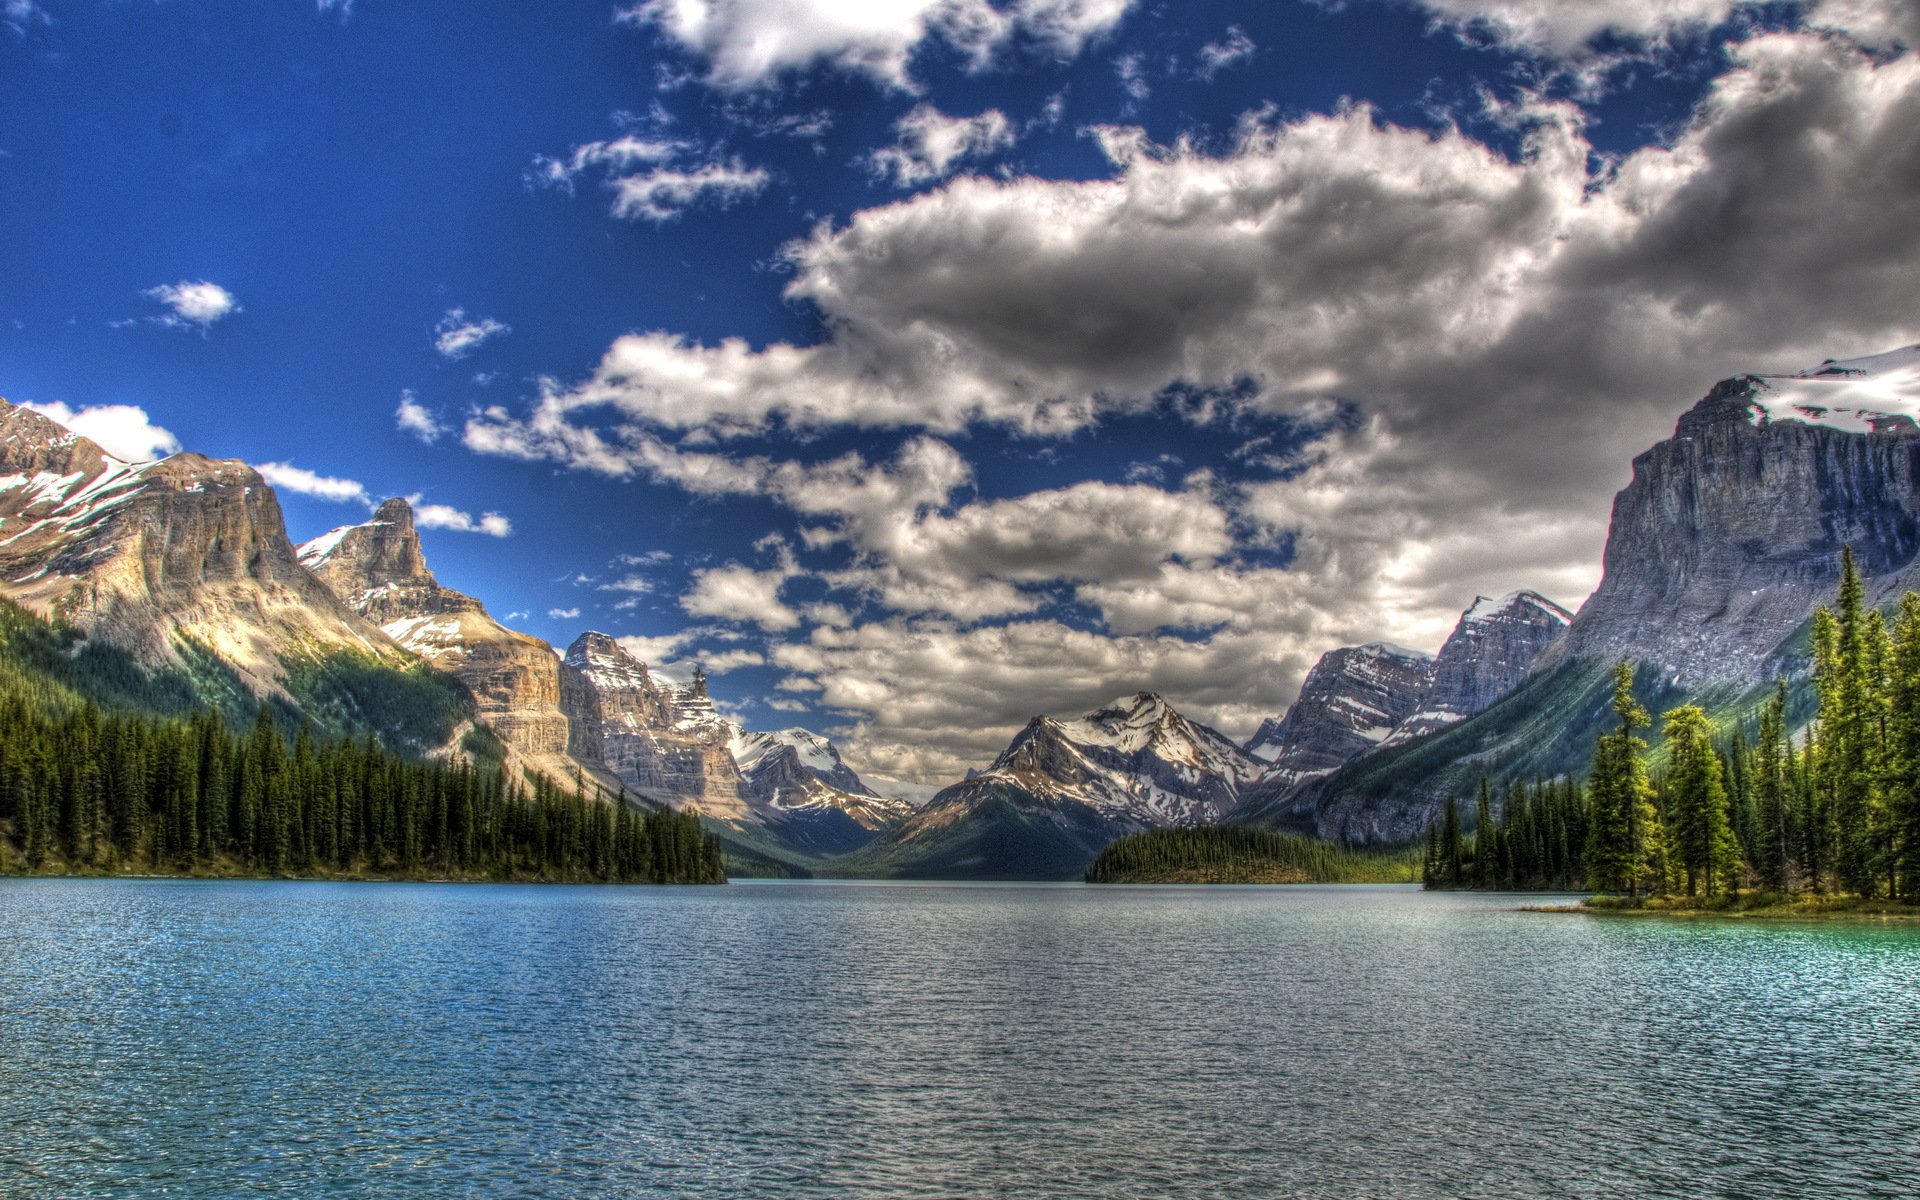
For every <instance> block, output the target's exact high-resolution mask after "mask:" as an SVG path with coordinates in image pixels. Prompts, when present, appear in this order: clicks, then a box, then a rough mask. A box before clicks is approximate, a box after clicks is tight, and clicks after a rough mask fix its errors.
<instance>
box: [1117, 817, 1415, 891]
mask: <svg viewBox="0 0 1920 1200" xmlns="http://www.w3.org/2000/svg"><path fill="white" fill-rule="evenodd" d="M1419 869H1420V861H1419V859H1418V857H1417V856H1415V855H1414V854H1412V853H1410V852H1404V851H1398V852H1396V851H1387V852H1366V851H1357V850H1349V849H1346V848H1345V847H1342V846H1337V845H1335V844H1333V843H1332V842H1323V841H1317V840H1315V839H1312V838H1303V837H1294V836H1292V835H1290V834H1283V833H1275V832H1273V831H1272V830H1269V829H1258V828H1255V827H1252V826H1247V825H1214V826H1201V827H1198V828H1193V829H1156V830H1152V831H1149V832H1147V833H1139V834H1134V835H1133V836H1131V837H1124V838H1120V839H1119V840H1117V841H1115V842H1113V843H1111V844H1110V845H1108V846H1107V848H1106V849H1104V850H1102V851H1101V852H1100V854H1099V857H1097V858H1095V859H1094V860H1093V863H1092V864H1091V865H1090V866H1088V867H1087V872H1086V881H1087V882H1088V883H1409V882H1412V881H1413V880H1414V879H1415V878H1416V877H1417V876H1416V873H1417V872H1418V870H1419Z"/></svg>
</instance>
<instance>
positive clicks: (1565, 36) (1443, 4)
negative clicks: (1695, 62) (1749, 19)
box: [1412, 0, 1741, 59]
mask: <svg viewBox="0 0 1920 1200" xmlns="http://www.w3.org/2000/svg"><path fill="white" fill-rule="evenodd" d="M1412 2H1413V3H1414V5H1415V6H1416V7H1419V8H1421V9H1424V10H1425V11H1426V12H1428V13H1429V14H1430V15H1431V16H1432V17H1433V21H1434V24H1435V25H1436V26H1438V27H1441V28H1445V29H1450V30H1452V31H1454V32H1455V33H1456V34H1458V35H1460V36H1461V37H1463V38H1466V39H1470V40H1474V41H1486V42H1497V43H1499V44H1502V45H1505V46H1510V47H1512V48H1514V49H1516V50H1520V51H1523V52H1525V53H1528V54H1534V55H1539V56H1543V57H1551V58H1562V59H1565V58H1573V57H1578V56H1581V55H1584V54H1588V53H1590V52H1591V51H1592V47H1593V43H1594V42H1595V41H1596V40H1597V39H1599V38H1600V37H1601V35H1603V34H1610V35H1612V36H1614V37H1616V38H1624V39H1629V40H1636V41H1640V42H1643V43H1645V42H1651V43H1660V42H1665V41H1666V40H1668V39H1670V38H1672V37H1675V36H1676V35H1679V34H1682V33H1685V32H1689V31H1699V30H1704V29H1707V28H1710V27H1712V26H1714V25H1718V24H1720V23H1721V22H1723V21H1725V20H1727V18H1729V17H1730V16H1732V15H1733V12H1734V10H1735V8H1737V7H1738V6H1739V4H1740V3H1741V0H1579V2H1578V3H1559V4H1541V3H1538V2H1537V0H1412Z"/></svg>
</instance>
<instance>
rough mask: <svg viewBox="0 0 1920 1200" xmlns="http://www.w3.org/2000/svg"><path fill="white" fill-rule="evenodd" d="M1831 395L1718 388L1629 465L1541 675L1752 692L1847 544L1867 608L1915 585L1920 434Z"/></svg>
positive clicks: (1800, 388)
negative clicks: (1615, 671)
mask: <svg viewBox="0 0 1920 1200" xmlns="http://www.w3.org/2000/svg"><path fill="white" fill-rule="evenodd" d="M1908 353H1912V354H1915V357H1917V358H1920V352H1912V351H1910V352H1908ZM1860 369H1862V368H1855V367H1848V366H1847V365H1846V364H1826V365H1824V366H1823V368H1819V369H1817V370H1825V371H1848V370H1860ZM1814 378H1815V377H1813V376H1809V379H1810V380H1812V379H1814ZM1842 378H1847V377H1846V376H1842ZM1828 386H1829V385H1826V384H1824V382H1809V383H1798V382H1797V381H1781V382H1779V383H1770V382H1769V381H1766V380H1761V379H1756V378H1753V377H1751V376H1747V377H1741V378H1738V379H1729V380H1726V381H1725V382H1723V383H1720V384H1718V385H1717V386H1715V387H1714V389H1713V390H1712V391H1711V392H1709V393H1708V394H1707V396H1706V398H1705V399H1703V400H1701V401H1700V402H1699V403H1698V404H1696V405H1695V406H1694V407H1693V409H1692V410H1691V411H1689V412H1688V413H1687V414H1686V415H1684V416H1683V417H1681V418H1680V421H1679V425H1678V427H1677V428H1676V429H1675V430H1674V435H1673V437H1672V438H1670V439H1669V440H1667V441H1665V442H1662V443H1660V444H1659V445H1657V446H1655V447H1653V448H1652V449H1651V450H1648V451H1647V452H1646V453H1644V454H1642V455H1640V456H1639V457H1638V458H1636V459H1634V460H1633V480H1632V482H1631V483H1629V484H1628V485H1627V487H1626V488H1625V490H1623V491H1622V492H1621V493H1620V494H1619V496H1618V497H1616V498H1615V500H1614V503H1613V525H1612V528H1611V530H1610V531H1609V533H1608V537H1607V549H1606V560H1605V568H1606V573H1605V575H1604V577H1603V578H1602V579H1601V582H1600V587H1599V589H1598V590H1597V591H1595V592H1594V594H1593V596H1592V597H1591V598H1590V599H1588V601H1587V602H1586V604H1585V605H1583V606H1582V607H1581V609H1580V614H1579V616H1578V617H1577V618H1575V620H1574V622H1573V625H1572V628H1571V629H1570V630H1569V631H1568V633H1567V636H1566V639H1565V640H1564V641H1563V642H1562V643H1561V644H1560V645H1559V646H1557V647H1555V648H1554V650H1553V651H1552V652H1551V653H1550V654H1549V655H1548V656H1547V658H1546V660H1545V664H1544V665H1550V664H1552V663H1556V662H1560V661H1572V660H1579V659H1599V660H1605V661H1609V662H1610V661H1613V660H1616V659H1619V658H1628V659H1633V660H1636V661H1640V662H1647V663H1654V664H1658V665H1659V666H1660V667H1661V668H1662V669H1663V670H1666V671H1668V672H1670V673H1671V675H1672V677H1673V678H1674V679H1675V680H1676V681H1677V682H1678V683H1679V684H1680V685H1682V686H1685V687H1698V686H1700V685H1703V684H1710V683H1742V684H1744V683H1752V682H1754V681H1755V680H1757V679H1763V678H1765V677H1767V676H1770V675H1771V674H1772V673H1774V672H1775V671H1777V670H1779V669H1780V668H1781V667H1782V666H1783V665H1785V664H1784V659H1783V656H1782V643H1783V642H1784V641H1786V639H1788V638H1789V637H1790V636H1791V635H1792V634H1793V633H1794V632H1795V631H1796V630H1797V629H1798V627H1799V626H1800V624H1801V623H1802V622H1804V621H1805V620H1806V619H1807V618H1808V616H1809V615H1810V614H1811V613H1812V612H1813V610H1814V609H1815V608H1817V607H1819V606H1820V605H1822V604H1825V603H1828V602H1830V601H1831V600H1832V599H1833V595H1834V589H1835V588H1836V587H1837V585H1838V581H1839V560H1840V550H1841V547H1842V546H1852V547H1853V552H1854V557H1855V559H1856V561H1857V562H1858V563H1859V566H1860V571H1861V574H1862V575H1863V576H1865V577H1866V579H1867V580H1868V582H1869V585H1870V587H1871V588H1872V590H1873V593H1874V594H1875V595H1876V596H1880V597H1884V596H1886V595H1887V594H1889V593H1892V592H1895V591H1898V590H1901V589H1904V588H1906V587H1908V586H1912V585H1913V584H1914V582H1915V570H1914V559H1915V555H1916V553H1920V436H1916V435H1917V434H1920V431H1917V430H1916V428H1915V425H1914V423H1913V421H1912V419H1911V418H1910V417H1908V416H1906V415H1905V414H1901V413H1892V414H1887V415H1885V416H1877V417H1876V419H1872V420H1855V421H1844V420H1839V419H1837V415H1836V414H1834V413H1833V411H1832V410H1831V409H1817V408H1816V406H1815V404H1814V403H1813V402H1814V401H1817V400H1820V399H1822V398H1824V397H1823V396H1822V392H1823V391H1825V390H1827V389H1828ZM1844 386H1845V385H1844V384H1841V385H1840V389H1843V388H1844ZM1840 389H1834V390H1840ZM1783 392H1784V393H1786V394H1787V395H1789V396H1792V397H1797V398H1798V399H1799V401H1800V402H1801V403H1802V404H1803V405H1804V407H1798V408H1797V407H1794V406H1792V405H1790V404H1788V405H1783V404H1782V403H1781V401H1780V400H1779V398H1778V397H1779V395H1780V394H1781V393H1783ZM1809 410H1813V411H1809Z"/></svg>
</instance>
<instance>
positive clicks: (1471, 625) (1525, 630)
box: [1381, 591, 1572, 746]
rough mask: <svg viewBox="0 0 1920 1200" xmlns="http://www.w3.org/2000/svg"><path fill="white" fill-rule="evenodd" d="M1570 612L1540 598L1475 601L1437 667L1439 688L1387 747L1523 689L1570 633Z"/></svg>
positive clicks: (1434, 688) (1520, 594)
mask: <svg viewBox="0 0 1920 1200" xmlns="http://www.w3.org/2000/svg"><path fill="white" fill-rule="evenodd" d="M1570 620H1572V617H1571V616H1570V615H1569V614H1568V612H1567V610H1566V609H1564V608H1561V607H1560V606H1559V605H1558V604H1555V603H1554V602H1553V601H1551V600H1549V599H1547V598H1546V597H1545V596H1542V595H1541V594H1540V593H1538V592H1527V591H1521V592H1510V593H1508V594H1507V595H1505V596H1502V597H1500V598H1499V599H1498V600H1491V599H1488V598H1487V597H1485V596H1478V597H1475V599H1474V602H1473V603H1472V604H1471V605H1469V606H1468V608H1467V611H1466V612H1464V613H1461V614H1460V621H1459V623H1458V624H1456V625H1455V626H1454V628H1453V633H1452V634H1451V635H1450V636H1449V637H1448V638H1447V640H1446V644H1444V645H1442V646H1441V647H1440V654H1439V656H1438V657H1436V658H1435V659H1434V662H1433V686H1432V687H1430V688H1429V689H1428V690H1427V695H1426V699H1425V700H1424V701H1422V702H1421V704H1420V707H1419V709H1418V710H1417V711H1415V712H1414V713H1413V715H1412V716H1410V717H1408V718H1407V719H1406V720H1404V721H1402V722H1401V723H1400V724H1399V726H1398V727H1397V728H1395V729H1394V731H1393V733H1392V734H1391V735H1389V736H1388V738H1387V739H1386V741H1385V742H1382V743H1381V744H1382V745H1383V746H1391V745H1397V744H1399V743H1401V742H1404V741H1408V740H1410V739H1412V738H1417V737H1422V736H1425V735H1426V734H1429V733H1433V732H1434V731H1435V730H1439V729H1445V728H1446V727H1447V726H1449V725H1452V724H1454V723H1455V722H1457V721H1464V720H1466V719H1467V718H1468V717H1471V716H1473V715H1474V714H1475V713H1477V712H1481V711H1483V710H1485V709H1487V708H1489V707H1491V706H1492V705H1493V702H1494V701H1496V700H1498V699H1500V698H1501V697H1502V696H1504V695H1506V694H1507V693H1508V692H1511V691H1512V690H1513V689H1514V688H1517V687H1519V686H1520V684H1521V683H1522V681H1524V680H1525V679H1526V677H1527V676H1528V675H1529V674H1530V673H1532V671H1533V665H1534V663H1536V662H1537V661H1539V659H1540V656H1541V655H1542V654H1544V653H1546V652H1547V650H1548V649H1550V648H1551V647H1552V646H1553V644H1554V643H1555V642H1558V641H1559V640H1560V638H1561V637H1562V636H1564V635H1565V634H1566V632H1567V622H1568V621H1570Z"/></svg>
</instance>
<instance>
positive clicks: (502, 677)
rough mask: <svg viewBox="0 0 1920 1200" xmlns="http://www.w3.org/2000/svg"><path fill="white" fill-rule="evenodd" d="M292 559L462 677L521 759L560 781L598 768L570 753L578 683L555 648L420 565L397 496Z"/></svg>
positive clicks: (408, 510) (406, 510)
mask: <svg viewBox="0 0 1920 1200" xmlns="http://www.w3.org/2000/svg"><path fill="white" fill-rule="evenodd" d="M299 558H300V563H301V565H302V566H304V567H306V568H307V569H308V570H309V571H311V572H312V573H313V574H314V575H315V576H316V577H318V578H319V579H320V581H321V582H323V583H324V584H326V585H327V587H328V588H329V589H331V590H332V592H333V594H334V595H335V596H337V597H339V598H340V600H341V601H343V602H344V603H346V604H347V606H348V607H350V608H352V609H353V610H354V611H355V612H357V613H359V614H360V615H361V616H363V617H365V618H366V619H367V620H369V621H371V622H373V623H374V624H376V625H378V626H379V627H380V631H381V632H382V633H384V634H386V635H387V636H388V637H390V638H392V639H393V640H394V641H395V642H397V643H399V644H400V645H401V646H403V647H405V648H406V649H408V650H410V651H412V652H413V653H414V654H417V655H419V656H420V657H421V658H423V659H425V660H426V661H427V662H428V663H430V664H432V665H433V666H434V667H435V668H437V669H439V670H441V671H444V672H446V673H447V674H449V675H451V676H453V677H454V678H455V679H458V680H459V681H460V682H461V683H462V684H464V685H465V686H466V688H467V690H468V691H470V692H471V693H472V694H473V697H474V700H475V702H476V706H477V709H478V712H479V715H480V717H481V719H482V720H483V721H485V722H486V724H487V725H488V726H489V727H490V728H491V729H492V730H493V732H494V733H495V734H496V735H498V737H499V738H500V740H501V742H502V743H503V744H504V745H505V746H506V748H507V749H508V751H509V752H510V753H511V755H512V756H513V757H514V758H515V759H516V760H517V761H518V762H519V764H520V765H522V766H524V767H526V768H527V769H531V770H534V771H538V772H541V773H543V774H546V775H548V776H550V777H552V778H554V779H556V780H560V781H563V782H570V781H571V780H573V778H574V777H575V776H576V775H579V774H590V775H598V774H599V771H598V767H599V763H598V761H597V760H596V759H594V758H591V757H584V758H583V757H578V756H575V755H573V754H571V753H570V750H571V749H572V748H573V747H572V739H571V722H570V721H569V719H568V716H567V713H566V703H565V701H566V700H567V699H569V698H570V697H569V696H568V693H569V691H570V690H571V691H577V690H578V688H577V686H575V687H573V688H571V689H570V688H569V685H570V684H574V683H575V681H573V680H571V679H569V678H567V673H566V672H565V671H564V670H563V668H562V667H561V664H560V662H559V660H558V659H557V658H556V657H555V655H554V652H553V647H551V646H549V645H548V644H547V643H546V642H544V641H542V640H540V639H539V638H536V637H532V636H530V635H528V634H524V633H518V632H516V631H514V630H511V629H508V628H506V627H505V626H503V625H501V624H500V623H499V622H498V621H496V620H494V619H493V618H492V617H491V616H489V615H488V613H487V610H486V606H485V605H483V604H481V603H480V601H478V600H476V599H474V598H473V597H472V596H469V595H466V594H465V593H463V592H457V591H454V590H453V589H452V588H448V587H442V586H441V584H440V582H439V580H437V579H435V578H434V575H433V572H432V571H430V570H428V569H427V561H426V556H425V555H424V554H423V553H422V552H421V549H420V534H419V531H418V530H417V529H416V528H415V527H414V522H413V507H412V506H411V505H410V504H408V503H407V502H406V501H405V500H402V499H398V498H395V499H392V500H388V501H386V502H385V503H383V504H382V505H381V506H380V507H379V509H378V510H377V511H376V512H375V513H374V515H373V519H372V520H370V521H367V522H365V523H363V524H359V525H346V526H342V527H340V528H338V529H334V530H330V531H329V532H327V533H324V534H321V535H320V536H319V537H317V538H315V539H313V540H312V541H310V542H307V543H306V544H304V545H302V546H301V547H300V551H299ZM576 702H578V701H577V700H576ZM602 782H605V781H604V780H603V781H602Z"/></svg>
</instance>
